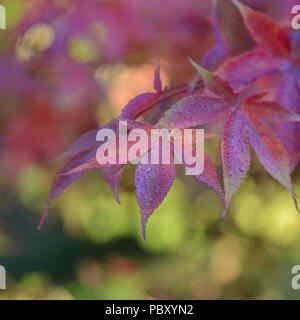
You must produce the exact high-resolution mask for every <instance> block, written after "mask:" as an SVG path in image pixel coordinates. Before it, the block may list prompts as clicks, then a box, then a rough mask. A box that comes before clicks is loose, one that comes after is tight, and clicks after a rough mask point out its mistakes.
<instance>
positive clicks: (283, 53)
mask: <svg viewBox="0 0 300 320" xmlns="http://www.w3.org/2000/svg"><path fill="white" fill-rule="evenodd" d="M232 2H233V3H234V4H235V5H236V7H237V8H238V10H239V12H240V14H241V15H242V17H243V21H244V24H245V26H246V28H247V29H248V31H249V32H250V34H251V36H252V38H253V40H254V41H255V47H254V48H253V49H252V50H250V51H247V52H245V53H242V54H241V55H238V56H235V57H228V53H229V52H230V50H229V48H228V46H227V45H226V43H225V42H224V40H223V37H222V35H221V32H220V31H219V28H218V24H217V19H216V14H215V9H216V8H215V6H216V2H214V15H213V17H214V19H213V20H214V30H215V36H216V45H215V47H214V48H212V49H211V50H209V51H208V53H207V54H206V56H205V57H204V59H203V61H202V63H201V66H200V65H198V64H196V63H195V62H194V61H191V62H192V64H193V65H194V67H195V68H196V70H197V72H198V74H197V76H196V77H195V78H194V79H193V80H192V81H190V82H189V83H187V84H185V85H182V86H177V87H174V88H164V89H163V87H162V83H161V80H160V66H159V63H158V65H157V68H156V70H155V77H154V90H155V91H154V92H147V93H143V94H140V95H138V96H137V97H135V98H133V99H132V100H131V101H129V103H128V104H127V105H126V106H125V108H124V109H123V111H122V113H121V115H120V117H119V118H118V119H113V120H112V121H111V122H109V123H107V124H105V125H102V127H106V128H111V129H113V130H114V131H115V132H116V134H117V136H118V135H120V133H119V132H118V121H120V120H127V121H128V128H129V130H131V129H134V128H143V129H146V130H148V129H152V128H157V127H159V128H168V129H172V128H178V129H184V128H191V127H198V126H201V125H204V124H207V123H209V122H212V121H215V120H217V119H218V118H220V119H224V125H223V134H222V138H221V154H222V164H223V182H224V187H223V188H222V187H221V184H220V183H219V180H218V176H217V173H216V170H215V167H214V164H213V162H212V160H211V159H210V158H209V157H208V156H207V155H205V165H204V171H203V173H202V174H200V175H197V176H195V178H196V179H197V180H199V181H200V182H202V183H204V184H206V185H207V186H208V187H210V188H212V189H213V190H214V191H215V192H216V193H217V194H218V196H219V197H220V199H221V201H222V203H223V206H224V213H223V217H224V215H225V214H226V212H227V210H228V206H229V204H230V201H231V199H232V196H233V195H234V194H235V193H236V191H237V190H238V188H239V187H240V186H241V184H242V183H243V181H244V180H245V178H246V176H247V173H248V170H249V166H250V148H249V145H251V147H252V148H253V149H254V151H255V152H256V154H257V157H258V159H259V160H260V162H261V164H262V165H263V166H264V168H265V169H266V171H267V172H268V173H269V174H270V175H271V176H272V177H273V178H274V179H276V180H277V181H278V182H279V183H281V184H282V185H283V186H284V187H285V188H286V189H287V190H288V191H289V192H290V194H291V195H292V197H293V199H294V201H295V205H296V208H297V201H296V195H295V192H294V190H293V186H292V184H291V177H290V174H291V173H292V171H293V170H294V169H295V167H296V165H297V164H298V162H299V151H300V145H299V144H300V139H299V133H300V125H299V123H298V122H299V121H300V115H299V114H300V91H299V88H300V87H299V85H300V83H299V81H300V77H299V74H300V73H299V72H300V70H299V68H298V67H299V66H300V62H299V61H300V60H299V58H300V57H299V41H298V39H299V34H298V33H292V32H288V31H287V30H285V29H284V28H283V27H281V26H280V25H278V24H277V23H276V22H275V21H273V20H272V19H271V18H270V17H268V16H267V15H265V14H263V13H260V12H258V11H254V10H252V9H251V8H249V7H247V6H246V5H244V4H242V3H241V2H239V1H237V0H232ZM220 62H221V63H220ZM217 64H220V65H219V66H218V67H217V68H215V67H216V65H217ZM207 68H209V69H214V68H215V70H214V71H213V72H212V71H208V70H207ZM275 74H276V75H277V76H279V80H278V82H277V83H276V85H275V86H276V88H277V89H276V95H275V98H274V99H265V98H266V96H267V95H268V92H257V91H254V90H255V87H254V86H253V84H254V83H255V82H256V81H257V80H259V79H261V78H263V77H265V76H267V75H275ZM272 89H273V88H272ZM178 96H180V99H179V100H177V101H175V102H174V103H173V104H171V105H170V107H169V109H168V110H167V112H165V113H164V114H162V115H161V116H160V117H159V119H158V121H155V123H153V124H150V123H149V122H146V121H143V120H141V118H142V119H144V120H145V118H146V115H148V114H149V112H150V111H152V110H153V109H154V108H155V107H157V106H159V105H160V104H161V103H162V102H165V101H172V100H173V99H174V98H175V97H178ZM96 132H97V130H93V131H89V132H87V133H86V134H84V135H83V136H82V137H80V138H79V140H78V141H77V142H76V143H75V144H74V145H73V146H72V147H71V148H70V149H69V150H67V151H66V152H65V153H64V154H62V155H61V156H60V157H68V158H69V159H68V161H67V162H66V164H65V165H64V166H63V167H62V168H61V169H60V170H59V171H58V173H57V175H56V177H55V179H54V182H53V185H52V188H51V191H50V195H49V198H48V203H47V207H46V209H45V212H44V215H43V219H42V221H41V225H42V223H43V221H44V219H45V217H46V214H47V211H48V208H49V205H50V203H51V201H52V200H53V199H54V198H55V197H57V196H58V195H60V194H61V192H62V191H63V190H64V189H65V188H66V187H67V186H68V185H70V184H71V183H72V182H74V181H75V180H76V179H78V178H79V176H81V175H82V174H83V173H84V172H86V171H87V170H90V169H92V168H101V169H102V171H103V174H104V179H105V180H106V181H107V183H108V184H109V185H110V187H111V189H112V191H113V193H114V196H115V198H116V200H117V201H118V202H119V197H118V189H119V184H120V180H121V177H122V173H123V170H124V165H102V166H101V165H99V164H98V163H97V161H96V150H97V149H98V148H99V147H101V148H106V147H107V145H108V144H109V141H108V142H102V143H99V142H96V139H95V137H96ZM173 152H174V154H175V155H176V152H177V151H176V149H175V148H173ZM150 153H151V151H150ZM183 166H188V165H187V164H185V163H183ZM175 175H176V171H175V166H174V163H173V162H172V161H171V164H169V165H166V164H147V165H145V164H142V163H141V162H140V163H139V164H138V165H137V169H136V173H135V187H136V197H137V202H138V204H139V206H140V213H141V216H142V236H143V239H145V226H146V223H147V220H148V218H149V217H150V215H151V214H152V213H153V211H154V210H155V209H156V208H157V207H158V206H159V205H160V204H161V202H162V201H163V199H164V198H165V196H166V195H167V193H168V191H169V190H170V188H171V186H172V184H173V182H174V180H175Z"/></svg>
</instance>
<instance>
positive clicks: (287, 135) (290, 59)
mask: <svg viewBox="0 0 300 320" xmlns="http://www.w3.org/2000/svg"><path fill="white" fill-rule="evenodd" d="M232 1H233V3H234V4H235V5H236V6H237V8H238V10H239V12H240V13H241V15H242V17H243V20H244V23H245V26H246V28H247V29H248V31H249V32H250V34H251V36H252V37H253V39H254V41H255V42H256V44H257V47H256V48H254V49H253V50H252V51H250V52H246V53H244V54H242V55H240V56H237V57H234V58H231V59H229V60H227V61H226V62H225V63H224V64H223V65H221V66H220V67H219V69H218V70H217V71H216V74H217V75H219V76H220V77H222V78H223V79H225V80H227V81H228V82H229V84H230V85H231V86H232V87H233V88H234V89H235V90H236V91H238V90H242V89H245V88H246V87H247V86H249V85H250V84H252V83H253V82H254V81H256V80H257V79H259V78H261V77H264V76H266V75H271V74H274V73H281V77H280V79H279V81H278V85H277V92H276V101H277V102H278V103H279V104H281V105H282V106H284V107H285V108H287V109H288V110H290V111H292V112H294V113H297V114H300V93H299V80H300V69H299V57H298V56H297V50H298V49H297V48H298V47H299V37H297V36H295V37H294V36H293V35H291V36H289V34H288V33H287V31H286V30H285V29H284V28H282V27H281V26H280V25H279V24H278V23H276V22H275V21H274V20H273V19H272V18H270V17H269V16H267V15H265V14H263V13H261V12H258V11H254V10H252V9H251V8H249V7H248V6H246V5H244V4H242V3H241V2H239V1H237V0H232ZM294 35H296V34H294ZM275 127H276V134H277V136H278V137H279V138H280V140H281V142H282V144H283V146H284V147H285V149H286V150H287V152H288V156H289V168H290V173H291V172H293V170H294V169H295V167H296V165H297V164H298V162H299V159H300V158H299V149H300V140H299V139H298V138H297V137H298V136H299V135H300V126H299V124H298V123H278V124H276V126H275Z"/></svg>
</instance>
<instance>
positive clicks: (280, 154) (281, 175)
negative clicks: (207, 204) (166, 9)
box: [160, 61, 300, 216]
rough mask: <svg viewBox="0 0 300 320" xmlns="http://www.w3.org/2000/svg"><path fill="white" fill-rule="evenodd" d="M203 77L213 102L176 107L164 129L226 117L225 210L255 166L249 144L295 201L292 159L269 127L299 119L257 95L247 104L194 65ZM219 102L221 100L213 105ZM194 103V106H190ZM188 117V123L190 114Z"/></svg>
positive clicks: (188, 100)
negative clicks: (270, 124) (186, 114)
mask: <svg viewBox="0 0 300 320" xmlns="http://www.w3.org/2000/svg"><path fill="white" fill-rule="evenodd" d="M192 64H193V65H194V66H195V68H196V69H197V71H198V72H199V73H200V75H201V77H202V79H203V81H204V83H205V86H206V91H207V92H208V93H209V92H210V93H211V94H213V98H210V99H208V97H207V96H206V94H207V93H206V92H205V93H204V94H203V95H196V96H193V95H191V96H189V97H186V98H184V99H183V100H182V101H179V102H177V103H176V104H175V105H173V106H171V108H170V109H169V110H168V112H167V113H166V114H165V116H164V117H163V118H162V119H161V120H160V123H162V124H164V125H166V126H168V127H173V126H174V124H175V125H176V126H177V125H178V124H180V122H181V121H182V122H183V124H184V126H186V127H191V126H198V125H201V124H204V123H208V122H210V121H213V120H215V119H216V118H217V117H219V116H221V115H222V114H223V115H224V116H225V117H226V120H225V124H224V128H223V136H222V162H223V178H224V189H225V201H226V206H225V210H224V213H223V216H224V215H225V213H226V211H227V208H228V206H229V203H230V201H231V198H232V196H233V195H234V194H235V193H236V191H237V190H238V188H239V187H240V186H241V184H242V182H243V181H244V180H245V178H246V176H247V173H248V170H249V166H250V150H249V143H250V144H251V146H252V147H253V149H254V150H255V151H256V154H257V156H258V158H259V160H260V162H261V163H262V165H263V166H264V167H265V169H266V170H267V171H268V172H269V173H270V174H271V176H272V177H273V178H274V179H276V180H277V181H279V182H280V183H281V184H282V185H283V186H285V187H286V188H287V189H288V191H289V192H290V193H291V195H292V197H293V199H294V200H295V198H296V196H295V193H294V190H293V187H292V185H291V179H290V175H289V170H288V156H287V153H286V151H285V149H284V147H283V145H282V143H281V142H280V140H279V139H278V138H277V137H276V135H275V133H274V132H273V130H272V129H271V127H269V125H268V124H266V123H264V122H263V121H264V120H267V121H268V122H279V121H280V122H282V121H300V116H298V115H297V114H295V113H293V112H291V111H289V110H287V109H286V108H284V107H282V106H281V105H280V104H279V103H277V102H275V101H265V100H262V99H263V97H264V95H265V93H263V94H255V95H253V96H250V97H248V98H247V99H244V100H242V99H241V97H240V95H239V94H238V93H237V92H234V90H233V89H232V88H231V86H230V85H229V84H228V82H227V81H225V80H223V79H221V78H220V77H219V76H218V75H214V74H213V73H211V72H209V71H207V70H205V69H203V68H202V67H200V66H199V65H197V64H196V63H195V62H193V61H192ZM215 96H216V97H219V99H221V100H223V104H222V103H221V102H220V101H219V100H215V102H214V101H213V100H212V99H217V98H215ZM191 101H193V103H192V104H191ZM186 109H187V110H188V117H186V118H185V117H183V116H182V115H183V114H184V112H185V110H186Z"/></svg>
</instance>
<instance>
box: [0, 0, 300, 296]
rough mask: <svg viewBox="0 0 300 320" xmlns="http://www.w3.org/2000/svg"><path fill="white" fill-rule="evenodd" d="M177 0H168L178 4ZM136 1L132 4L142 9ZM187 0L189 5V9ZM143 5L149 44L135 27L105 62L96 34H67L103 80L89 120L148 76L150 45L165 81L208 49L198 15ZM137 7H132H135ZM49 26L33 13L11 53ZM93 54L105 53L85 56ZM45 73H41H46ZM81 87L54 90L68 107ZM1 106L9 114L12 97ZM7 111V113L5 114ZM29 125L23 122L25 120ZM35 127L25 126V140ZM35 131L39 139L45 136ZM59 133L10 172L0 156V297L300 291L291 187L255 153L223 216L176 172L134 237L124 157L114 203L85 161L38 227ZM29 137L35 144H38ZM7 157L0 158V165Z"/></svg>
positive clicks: (19, 5)
mask: <svg viewBox="0 0 300 320" xmlns="http://www.w3.org/2000/svg"><path fill="white" fill-rule="evenodd" d="M37 2H38V1H37ZM61 2H63V1H61ZM120 2H122V1H120ZM140 2H145V1H140ZM182 2H183V1H181V2H180V1H176V3H177V7H176V8H178V7H180V5H179V4H182ZM194 2H195V1H192V0H191V1H187V3H188V5H187V7H188V6H189V5H190V6H191V8H192V9H191V10H190V11H193V6H192V4H194ZM247 2H248V3H249V2H250V1H247ZM276 2H278V1H276ZM2 3H3V4H4V5H5V6H6V8H7V14H8V16H7V18H8V24H9V25H14V24H16V23H17V22H18V21H19V20H20V19H21V16H22V13H23V12H24V7H25V4H24V1H18V0H9V1H8V0H7V1H1V4H2ZM130 3H131V4H132V3H133V4H134V3H135V4H136V3H137V2H136V1H130ZM147 3H149V2H147ZM178 3H179V4H178ZM207 3H209V1H205V2H204V1H203V12H199V19H200V18H202V21H201V23H202V24H203V25H202V27H203V28H204V30H207V26H206V25H205V22H204V19H203V16H205V17H206V12H207V10H206V9H205V8H207ZM256 3H257V6H258V7H260V6H262V8H264V9H265V11H267V12H270V11H271V12H273V11H274V12H273V13H274V16H276V12H275V6H270V5H269V4H270V3H269V2H267V1H260V2H259V3H258V1H256ZM272 3H273V1H272ZM144 4H145V3H144ZM140 5H141V4H140ZM136 6H137V8H136V11H138V10H142V9H143V10H144V8H140V7H139V5H138V4H136ZM149 6H150V5H149ZM201 6H202V4H201ZM141 7H142V5H141ZM130 8H131V7H130ZM260 8H261V7H260ZM185 10H186V12H187V14H186V16H187V17H189V16H190V15H191V13H190V11H189V10H188V9H186V8H185ZM205 10H206V11H205ZM272 10H273V11H272ZM149 12H150V13H151V14H150V13H149ZM149 12H148V13H143V15H142V17H143V19H142V21H144V20H146V21H148V20H149V21H151V23H150V22H149V26H148V25H147V27H149V28H150V30H152V29H151V25H152V23H153V21H156V22H157V30H155V32H156V34H155V36H154V39H155V40H156V41H155V46H154V47H152V45H153V43H152V42H151V41H150V40H152V41H154V40H153V38H151V37H150V38H147V40H145V41H142V40H143V39H142V40H141V39H138V37H137V38H134V41H132V42H129V45H128V48H126V50H127V51H128V52H127V53H126V54H125V56H124V57H118V59H117V61H114V63H110V62H108V61H106V60H105V59H104V58H103V57H102V56H101V52H98V48H97V47H95V44H94V43H93V42H89V41H88V40H87V39H85V38H82V37H80V36H78V35H76V36H74V37H72V38H71V40H70V42H69V47H68V50H69V51H70V55H71V57H72V59H74V60H75V62H76V63H78V64H79V65H86V64H92V68H91V69H90V70H92V71H91V73H90V74H91V77H92V78H95V79H96V80H97V81H98V82H99V83H101V86H102V87H103V90H104V92H105V94H103V95H102V96H101V95H99V96H98V95H97V97H96V100H97V102H96V105H97V108H96V110H94V113H93V112H91V111H89V112H91V113H92V114H93V115H94V116H96V117H97V118H98V120H99V121H105V120H107V119H109V118H110V117H111V116H117V115H118V114H119V112H120V109H121V108H122V107H123V106H124V104H125V103H126V102H127V101H128V100H129V99H130V98H132V97H133V96H134V95H136V94H138V93H140V92H143V91H146V90H148V89H149V88H151V86H152V73H153V65H154V63H152V62H154V60H155V58H156V57H157V55H158V54H160V55H161V56H162V61H161V62H162V77H163V82H164V83H165V84H168V83H170V82H175V81H177V82H180V81H181V79H182V78H185V79H186V76H188V75H190V74H191V72H192V68H191V67H188V68H190V69H188V68H187V69H184V68H183V66H186V65H187V64H184V63H186V61H185V60H187V59H186V57H187V56H188V55H196V53H197V54H198V51H197V50H198V49H199V46H200V45H202V46H203V47H204V48H205V49H206V48H207V46H208V43H210V40H209V39H206V37H203V38H202V39H201V40H202V42H201V41H197V39H196V40H195V36H199V33H201V32H202V29H201V30H200V31H201V32H199V30H198V29H199V26H198V25H197V23H196V22H193V23H192V22H191V23H188V24H187V25H184V28H183V29H180V26H182V24H183V21H174V20H176V19H175V18H174V17H173V18H174V20H171V21H172V23H170V25H171V27H170V26H168V25H167V26H166V25H163V23H162V21H165V20H164V19H163V18H164V15H165V16H167V17H170V16H172V15H173V11H172V9H171V8H168V6H167V5H166V6H165V7H163V10H162V11H160V14H161V15H160V14H158V13H157V16H156V15H155V11H154V10H153V7H151V6H150V9H149ZM138 14H140V13H137V12H133V13H132V15H133V16H135V15H138ZM226 15H228V16H230V13H229V12H227V13H226ZM151 17H152V20H151ZM226 18H227V19H228V17H227V16H226ZM153 19H154V20H153ZM155 19H156V20H155ZM166 21H168V20H167V19H166ZM199 21H200V20H199ZM138 23H140V21H138ZM233 25H234V23H233ZM127 27H128V28H129V26H127ZM143 27H145V26H144V25H143ZM169 27H170V29H169ZM124 28H126V26H125V27H124ZM172 28H173V29H172ZM205 28H206V29H205ZM195 29H196V30H198V31H197V32H196V31H195ZM161 30H162V31H161ZM170 30H172V32H171V31H170ZM92 31H93V34H96V35H97V37H100V38H101V39H102V40H105V39H106V38H107V36H108V35H107V33H106V30H105V28H104V27H103V26H101V25H94V27H93V30H92ZM160 31H161V32H160ZM153 32H154V31H153ZM236 32H238V33H239V36H240V34H241V33H242V31H241V30H238V31H236ZM187 33H188V34H191V39H192V41H190V39H189V38H186V34H187ZM231 35H232V34H231ZM53 37H54V34H53V30H52V29H51V27H49V25H45V24H39V25H38V28H37V26H36V25H35V26H34V28H30V29H29V30H27V32H26V33H25V35H24V36H23V37H21V38H20V39H19V40H18V41H17V42H16V56H17V57H18V59H19V60H25V61H26V60H28V59H31V57H32V55H34V54H36V53H37V52H38V53H42V52H43V51H45V50H47V49H48V48H49V47H50V46H51V43H52V41H53V39H52V38H53ZM208 38H210V36H209V37H208ZM149 39H150V40H149ZM174 39H176V41H175V40H174ZM147 41H148V43H147ZM172 41H173V42H174V43H173V42H172ZM200 42H201V43H200ZM192 43H196V44H195V45H194V46H193V45H192ZM199 43H200V44H199ZM157 44H159V45H157ZM3 45H4V46H6V45H7V43H6V42H5V43H4V44H1V48H2V46H3ZM5 50H6V49H5ZM5 50H4V51H5ZM204 51H205V50H202V51H201V53H203V52H204ZM145 52H147V54H146V53H145ZM201 53H200V52H199V54H198V56H199V57H200V55H201ZM99 56H100V60H101V59H102V58H103V59H104V61H102V60H101V63H96V64H93V63H94V61H95V60H97V59H98V60H99ZM180 57H181V58H180ZM2 59H3V57H2ZM47 61H50V60H42V65H43V66H47ZM149 61H151V63H149ZM174 61H176V63H174ZM183 61H185V62H183ZM56 63H58V62H56ZM63 65H64V62H62V63H61V64H58V69H60V67H61V66H63ZM171 66H172V68H171ZM173 66H174V68H173ZM50 69H51V67H50V68H49V69H46V70H42V71H43V72H42V73H45V74H46V73H47V74H49V73H50V74H51V72H52V71H53V70H50ZM174 69H175V71H174ZM183 69H184V70H183ZM34 70H35V71H37V70H39V71H41V70H40V65H39V64H37V65H35V67H34ZM178 71H179V72H178ZM173 72H174V73H176V74H177V78H176V77H175V76H174V74H173ZM72 75H73V74H72ZM58 78H59V77H58ZM55 79H56V78H55V77H54V78H52V77H51V76H50V80H49V82H50V83H51V81H55ZM75 79H76V77H75ZM56 80H57V79H56ZM57 81H58V80H57ZM72 81H73V78H72V77H71V78H70V79H67V80H66V82H64V85H66V86H67V87H68V85H70V83H71V82H72ZM72 84H73V83H72ZM65 88H66V87H64V89H65ZM84 88H85V87H84ZM52 89H53V88H52ZM79 89H81V83H79V85H78V86H77V87H75V89H74V92H72V95H71V97H70V95H69V93H68V94H67V95H66V96H65V95H63V96H62V97H55V99H54V100H55V101H56V102H58V101H59V103H58V105H59V106H61V105H62V106H63V107H66V103H67V102H69V101H77V100H76V99H77V98H78V96H77V95H75V97H73V94H78V91H79ZM48 90H50V89H49V88H48ZM86 95H88V93H86ZM79 97H80V95H79ZM5 98H6V100H5V99H3V101H4V102H1V103H2V104H4V103H7V104H8V106H10V104H9V103H10V101H11V100H10V99H11V97H8V96H7V95H6V96H5ZM70 99H71V100H70ZM72 99H75V100H72ZM52 102H53V101H52ZM58 105H55V103H53V104H51V108H52V109H54V110H58V109H55V108H58ZM12 106H13V104H12ZM83 106H84V108H85V109H84V110H85V112H87V110H88V106H87V105H86V104H84V103H83ZM66 109H67V107H66ZM91 109H92V108H91ZM7 110H8V109H7ZM9 112H11V113H12V116H14V117H15V113H14V112H16V111H15V109H13V108H12V109H10V110H9ZM74 113H75V115H74ZM74 113H73V111H72V112H71V116H70V115H69V116H68V117H66V118H65V117H63V116H62V114H61V113H59V115H58V118H60V119H63V120H61V121H62V124H65V123H67V121H69V123H71V124H72V126H71V127H68V129H66V128H65V127H64V126H63V129H60V132H64V133H68V134H67V138H66V139H64V140H66V141H68V143H69V142H71V141H72V139H73V138H74V136H77V135H78V132H77V131H76V130H75V132H74V130H73V131H72V128H73V129H74V128H75V127H76V126H77V125H78V123H81V124H83V125H86V123H89V126H92V124H91V123H90V122H88V121H86V120H85V119H86V118H85V117H84V116H82V115H83V113H82V112H81V113H79V115H77V116H76V112H74ZM22 119H23V118H22ZM66 119H67V120H66ZM70 119H71V120H70ZM74 119H75V120H74ZM23 120H24V119H23ZM13 123H16V119H15V118H14V120H13ZM31 127H32V123H31V122H29V124H28V126H27V127H26V130H27V129H28V128H31ZM76 128H77V127H76ZM1 130H2V129H1ZM38 130H41V129H40V128H39V129H38ZM79 131H80V130H79ZM26 132H27V131H26ZM39 132H40V131H37V132H34V134H32V135H31V136H30V137H31V138H30V139H32V140H30V141H33V140H34V137H35V136H38V133H39ZM47 132H49V130H48V131H47ZM49 134H51V135H52V133H49ZM21 137H23V136H22V135H21ZM53 140H55V139H54V137H53ZM12 141H17V142H18V143H19V145H17V146H20V145H22V140H21V143H20V141H19V140H12ZM17 142H15V143H17ZM40 143H41V144H42V145H43V144H45V141H44V140H41V142H40ZM64 143H65V142H64ZM57 145H58V146H59V147H57V146H56V148H55V151H54V150H53V149H51V150H50V151H51V152H46V155H45V154H44V153H43V157H38V160H37V158H36V157H33V158H30V161H26V163H23V162H22V166H20V167H18V174H17V175H15V173H16V172H15V171H16V167H15V166H13V164H12V163H10V160H9V161H8V166H9V168H10V170H9V174H8V175H1V177H0V264H2V265H4V266H5V267H6V270H7V274H8V279H7V290H5V291H0V299H231V298H235V299H287V298H291V299H298V298H299V292H297V291H295V290H293V289H292V288H291V284H290V283H291V278H292V275H291V268H292V266H293V265H295V264H300V254H299V246H300V219H299V216H298V215H297V213H296V211H295V209H294V206H293V203H292V201H291V199H290V196H289V194H288V193H287V192H286V191H285V190H284V188H282V187H281V186H280V185H279V184H278V183H276V182H275V181H273V180H272V179H271V178H270V177H268V176H267V175H266V174H263V173H262V170H261V168H260V166H259V164H258V162H257V161H256V162H255V163H253V164H252V171H251V174H250V175H249V177H248V178H247V180H246V183H245V184H244V185H243V187H242V188H241V190H240V191H239V192H238V193H237V195H236V196H235V197H234V200H233V203H232V205H231V209H230V211H229V212H228V215H227V217H226V218H225V221H224V222H223V223H222V222H221V216H220V215H221V212H222V205H221V203H220V201H219V200H218V198H217V196H216V195H215V194H214V193H213V192H212V191H210V190H208V189H207V188H205V187H204V186H203V185H200V184H199V183H197V182H196V181H194V180H193V179H192V178H191V177H186V176H184V174H183V173H182V172H180V174H179V176H181V178H177V179H176V183H175V186H174V188H172V189H171V191H170V193H169V194H168V196H167V198H166V199H165V201H164V202H163V204H162V205H161V207H160V208H159V209H158V210H157V211H155V213H154V215H153V216H152V217H151V218H150V221H149V224H148V229H147V241H146V243H144V242H142V240H141V238H140V233H139V230H140V228H139V223H140V221H139V213H138V206H137V204H136V200H135V195H134V187H133V185H132V183H133V182H132V181H133V171H134V168H133V167H127V168H126V172H125V176H124V177H123V180H122V184H121V190H120V199H121V202H122V204H121V205H118V204H116V203H115V201H114V199H113V196H112V194H111V191H110V190H109V188H108V186H107V185H106V184H105V183H104V181H103V178H102V177H101V173H100V172H99V171H97V170H94V171H92V172H90V173H88V174H87V175H85V176H83V177H82V178H81V179H80V180H79V181H78V182H77V183H75V184H74V185H73V186H72V187H71V188H69V189H68V190H66V191H65V192H64V194H63V195H62V196H61V197H60V198H59V199H58V200H57V201H55V203H54V205H53V206H52V208H51V212H50V215H49V217H48V218H47V221H46V224H45V225H44V227H43V228H42V230H40V231H37V228H36V227H37V225H38V222H39V218H40V216H41V212H42V210H43V208H44V204H45V199H46V197H47V192H48V191H49V186H50V183H51V177H52V176H53V172H54V170H55V168H57V165H56V164H52V163H51V164H49V163H48V164H45V161H46V159H50V158H51V157H50V155H51V156H54V155H55V153H56V152H58V151H62V150H63V148H62V146H61V144H59V143H57ZM65 145H66V143H65ZM215 145H216V144H214V142H211V143H208V145H207V146H206V148H207V150H208V151H209V153H210V154H211V155H212V156H213V159H214V161H216V163H218V162H219V161H220V159H219V158H218V156H217V150H216V147H215ZM39 147H40V145H39ZM26 148H28V146H27V145H26ZM32 148H33V150H34V151H36V150H37V144H33V146H32ZM13 159H14V160H18V161H19V162H21V160H22V159H21V160H20V154H13ZM26 159H27V158H26ZM27 160H28V159H27ZM19 162H18V163H19ZM8 166H7V164H6V168H8ZM178 171H179V169H178ZM12 173H13V174H12ZM12 176H13V178H12ZM299 181H300V172H299V170H298V172H296V173H295V175H294V182H295V188H296V191H298V194H300V182H299Z"/></svg>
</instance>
